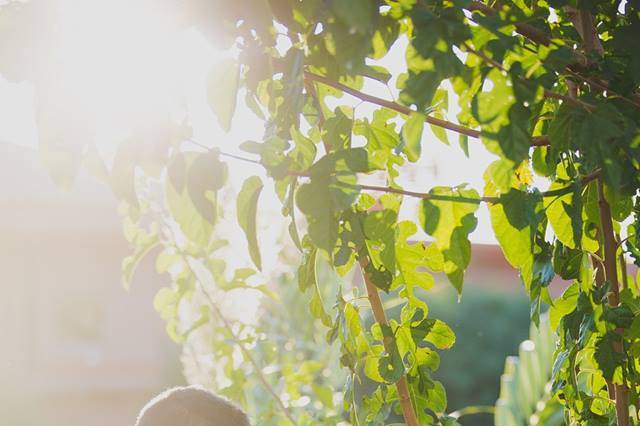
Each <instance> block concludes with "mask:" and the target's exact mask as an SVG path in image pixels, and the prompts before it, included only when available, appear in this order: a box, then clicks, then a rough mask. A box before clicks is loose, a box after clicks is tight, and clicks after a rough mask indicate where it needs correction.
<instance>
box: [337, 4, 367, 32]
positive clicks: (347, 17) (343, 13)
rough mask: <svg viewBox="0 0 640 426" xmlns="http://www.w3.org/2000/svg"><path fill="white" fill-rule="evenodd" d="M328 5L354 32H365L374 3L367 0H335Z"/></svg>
mask: <svg viewBox="0 0 640 426" xmlns="http://www.w3.org/2000/svg"><path fill="white" fill-rule="evenodd" d="M330 7H331V8H332V9H333V11H334V13H335V14H336V15H337V16H338V18H340V19H341V20H342V21H343V22H344V23H345V24H346V25H348V26H349V28H350V29H352V30H353V31H355V32H358V33H365V32H367V30H368V29H369V27H370V26H371V22H372V17H373V11H374V5H373V3H372V2H370V1H369V0H335V1H332V2H331V6H330Z"/></svg>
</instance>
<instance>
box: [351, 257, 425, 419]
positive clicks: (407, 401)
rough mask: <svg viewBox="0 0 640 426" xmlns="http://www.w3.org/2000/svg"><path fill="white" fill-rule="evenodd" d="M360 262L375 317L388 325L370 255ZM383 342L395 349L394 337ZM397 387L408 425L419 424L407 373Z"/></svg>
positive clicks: (389, 348)
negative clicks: (371, 268) (368, 272)
mask: <svg viewBox="0 0 640 426" xmlns="http://www.w3.org/2000/svg"><path fill="white" fill-rule="evenodd" d="M358 263H359V264H360V269H361V270H362V276H363V278H364V283H365V287H366V289H367V297H368V298H369V303H370V304H371V310H372V311H373V317H374V318H375V320H376V322H377V323H378V324H380V326H382V327H383V328H384V326H388V324H389V323H388V321H387V316H386V314H385V312H384V307H383V306H382V301H381V300H380V293H378V287H376V286H375V284H373V282H372V281H371V278H370V277H369V274H367V272H366V268H367V266H368V264H369V256H367V255H364V256H362V257H360V256H359V257H358ZM382 343H383V344H384V347H385V350H386V351H387V352H388V353H391V351H392V350H393V346H392V345H395V342H394V341H393V337H391V336H384V337H383V339H382ZM396 388H397V390H398V399H399V400H400V408H402V415H403V417H404V421H405V423H406V425H407V426H418V418H417V417H416V413H415V410H414V408H413V404H412V403H411V394H410V393H409V384H408V383H407V376H406V375H405V374H403V375H402V377H400V380H398V381H397V382H396Z"/></svg>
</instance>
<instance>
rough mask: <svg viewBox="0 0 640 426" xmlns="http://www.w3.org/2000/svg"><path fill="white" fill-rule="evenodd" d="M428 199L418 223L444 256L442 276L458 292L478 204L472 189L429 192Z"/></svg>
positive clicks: (448, 189) (474, 225)
mask: <svg viewBox="0 0 640 426" xmlns="http://www.w3.org/2000/svg"><path fill="white" fill-rule="evenodd" d="M429 195H430V196H431V197H432V198H431V199H427V200H423V202H422V209H421V210H420V212H419V213H420V221H421V223H422V227H423V228H424V230H425V232H426V233H427V234H429V235H432V236H433V237H434V238H435V244H436V246H437V248H438V250H439V251H440V252H441V253H442V255H443V256H444V272H445V273H446V274H447V276H448V277H449V280H450V281H451V283H452V284H453V286H454V287H455V288H456V289H457V290H458V293H461V292H462V284H463V280H464V270H465V269H466V268H467V266H468V265H469V261H470V260H471V243H470V242H469V234H470V233H471V232H472V231H473V230H474V229H475V228H476V225H477V223H478V221H477V219H476V217H475V212H476V210H477V209H478V205H479V203H480V197H479V195H478V193H477V192H476V191H475V190H473V189H462V188H447V187H436V188H433V189H432V190H431V191H430V192H429Z"/></svg>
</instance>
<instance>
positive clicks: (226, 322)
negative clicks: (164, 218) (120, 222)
mask: <svg viewBox="0 0 640 426" xmlns="http://www.w3.org/2000/svg"><path fill="white" fill-rule="evenodd" d="M169 229H170V228H169ZM170 232H171V233H173V231H172V230H171V229H170ZM174 238H175V236H174ZM178 253H179V254H180V256H181V257H182V260H183V261H184V263H185V264H186V265H187V268H188V269H189V271H190V272H191V274H192V275H193V277H194V278H195V279H196V281H197V282H198V283H200V290H202V294H203V295H204V296H205V298H206V299H207V303H208V304H209V306H210V307H211V309H212V310H213V312H214V314H215V315H216V316H217V317H218V319H219V320H220V321H221V322H222V324H223V326H224V328H225V329H226V330H227V332H228V333H229V335H230V336H231V338H232V340H233V341H234V342H235V344H236V345H237V346H238V347H239V348H240V351H241V352H242V354H243V355H244V356H245V358H246V359H247V360H248V361H249V363H251V365H252V366H253V370H254V371H255V373H256V375H257V376H258V380H259V381H260V383H261V384H262V386H263V387H264V388H265V390H266V391H267V392H268V393H269V394H270V395H271V397H272V398H273V399H274V400H275V402H276V404H278V406H279V407H280V410H281V411H282V413H283V414H284V415H285V416H286V417H287V419H289V421H290V422H291V423H292V424H293V425H294V426H298V422H296V420H295V419H294V418H293V415H292V414H291V413H290V412H289V409H288V408H287V406H285V405H284V402H282V400H281V399H280V396H279V395H278V394H277V392H276V391H275V389H273V387H272V386H271V384H270V383H269V382H268V381H267V379H266V377H265V376H264V373H263V372H262V369H261V368H260V366H259V365H258V362H257V361H256V360H255V359H254V358H253V356H251V352H250V351H249V350H248V349H247V348H246V347H245V346H244V344H243V343H242V340H241V339H240V337H239V336H238V335H237V334H236V333H235V332H234V331H233V326H232V324H231V323H230V322H229V320H228V319H227V318H226V317H225V316H224V314H223V313H222V311H221V310H220V308H219V307H218V305H217V304H216V302H215V300H214V299H213V297H212V296H211V295H210V294H209V292H208V291H207V289H206V288H205V286H204V285H203V283H202V281H201V280H200V278H199V277H198V275H197V274H196V272H195V271H194V269H193V267H192V266H191V264H190V263H189V258H188V257H187V255H186V254H185V253H183V252H182V251H181V250H179V249H178Z"/></svg>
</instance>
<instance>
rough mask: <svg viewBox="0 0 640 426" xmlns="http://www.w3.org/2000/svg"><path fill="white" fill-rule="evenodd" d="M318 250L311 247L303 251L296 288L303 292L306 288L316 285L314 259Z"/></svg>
mask: <svg viewBox="0 0 640 426" xmlns="http://www.w3.org/2000/svg"><path fill="white" fill-rule="evenodd" d="M317 256H318V249H316V248H315V247H312V248H310V249H308V250H307V251H305V253H304V257H303V259H302V263H301V264H300V266H299V267H298V288H299V289H300V291H302V292H305V291H306V290H307V289H308V288H313V287H315V286H316V285H318V278H317V274H316V258H317Z"/></svg>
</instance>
